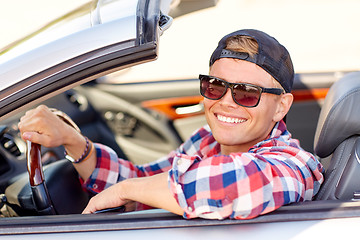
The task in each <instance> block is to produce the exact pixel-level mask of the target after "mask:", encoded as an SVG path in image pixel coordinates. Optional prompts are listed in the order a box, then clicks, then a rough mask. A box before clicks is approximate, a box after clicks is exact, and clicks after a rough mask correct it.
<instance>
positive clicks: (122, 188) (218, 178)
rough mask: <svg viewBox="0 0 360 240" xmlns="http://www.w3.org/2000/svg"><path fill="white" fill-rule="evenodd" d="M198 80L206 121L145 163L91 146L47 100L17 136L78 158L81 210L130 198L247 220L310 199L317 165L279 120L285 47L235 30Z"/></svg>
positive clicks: (286, 99)
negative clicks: (87, 195) (86, 195)
mask: <svg viewBox="0 0 360 240" xmlns="http://www.w3.org/2000/svg"><path fill="white" fill-rule="evenodd" d="M199 78H200V86H201V87H200V91H201V94H202V95H203V96H204V106H205V115H206V120H207V122H208V126H205V127H203V128H201V129H199V130H198V131H197V132H195V133H194V135H192V136H191V137H190V139H189V140H187V141H186V142H184V143H183V144H182V145H181V146H180V147H179V148H178V149H176V150H175V151H173V152H171V153H170V154H169V155H168V156H167V157H164V158H162V159H159V160H158V161H156V162H154V163H150V164H147V165H143V166H134V165H133V164H132V163H131V162H129V161H125V160H123V159H118V157H117V156H116V154H115V152H114V151H112V150H111V149H109V148H108V147H106V146H103V145H100V144H92V143H91V142H90V141H89V140H88V139H87V138H84V137H83V136H82V135H80V134H79V133H78V132H76V131H75V130H74V129H73V128H71V127H69V126H68V125H66V124H64V123H63V122H62V121H60V120H59V119H58V118H57V117H56V116H55V115H53V114H52V113H51V111H50V110H49V109H47V108H46V107H45V106H40V107H38V108H37V109H34V110H31V111H29V112H27V114H26V115H25V116H24V117H23V118H22V119H21V122H20V123H19V128H20V130H21V133H22V137H23V139H24V140H30V141H32V142H36V143H40V144H42V145H44V146H47V147H54V146H59V145H64V146H65V149H66V151H67V154H68V158H69V159H73V158H75V159H77V160H74V161H75V163H74V166H75V168H76V169H77V171H78V172H79V174H80V176H81V177H82V178H83V180H84V181H85V182H84V185H85V186H86V187H87V188H88V189H89V190H90V191H92V192H95V193H99V192H100V193H99V194H97V195H96V196H95V197H93V198H92V199H91V200H90V202H89V204H88V206H87V207H86V208H85V210H84V213H92V212H95V211H97V210H100V209H104V208H112V207H116V206H121V205H125V206H126V209H127V210H129V209H132V208H134V205H135V204H137V207H135V208H137V209H141V208H143V207H144V206H151V207H156V208H163V209H166V210H169V211H171V212H174V213H176V214H179V215H183V216H184V217H185V218H195V217H202V218H213V219H223V218H228V217H229V218H236V219H246V218H253V217H256V216H258V215H261V214H265V213H268V212H270V211H273V210H275V209H277V208H278V207H280V206H282V205H284V204H288V203H291V202H299V201H306V200H311V199H312V197H313V196H314V195H315V194H316V193H317V192H318V190H319V187H320V185H321V183H322V181H323V175H322V172H323V168H322V166H321V164H320V163H319V162H318V161H317V160H316V158H315V157H314V156H313V155H312V154H310V153H308V152H306V151H304V150H303V149H302V148H301V147H300V146H299V142H298V141H297V140H295V139H292V138H291V135H290V133H289V132H288V131H287V129H286V125H285V122H284V120H283V119H284V117H285V116H286V114H287V112H288V111H289V109H290V106H291V104H292V101H293V96H292V94H291V93H290V92H291V88H292V84H293V79H294V70H293V66H292V62H291V59H290V56H289V53H288V51H287V50H286V49H285V48H284V47H283V46H282V45H281V44H279V43H278V42H277V41H276V40H275V39H274V38H272V37H270V36H269V35H267V34H266V33H263V32H261V31H257V30H240V31H236V32H233V33H231V34H229V35H227V36H225V37H224V38H223V39H221V40H220V42H219V45H218V47H217V48H216V49H215V51H214V52H213V54H212V56H211V59H210V73H209V75H200V76H199ZM94 148H95V149H96V151H93V149H94ZM84 149H85V150H84ZM69 156H71V158H70V157H69ZM139 203H140V204H139Z"/></svg>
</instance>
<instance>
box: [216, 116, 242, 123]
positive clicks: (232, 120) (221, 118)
mask: <svg viewBox="0 0 360 240" xmlns="http://www.w3.org/2000/svg"><path fill="white" fill-rule="evenodd" d="M217 119H218V120H219V121H221V122H226V123H242V122H245V121H246V120H245V119H238V118H231V117H225V116H222V115H217Z"/></svg>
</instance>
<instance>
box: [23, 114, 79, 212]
mask: <svg viewBox="0 0 360 240" xmlns="http://www.w3.org/2000/svg"><path fill="white" fill-rule="evenodd" d="M50 110H51V111H52V112H53V113H54V114H55V115H57V116H58V117H59V118H60V119H62V120H63V121H64V122H66V123H67V124H69V125H70V126H72V127H73V128H75V129H76V130H77V131H78V132H80V129H79V127H78V126H77V125H76V124H75V123H74V122H73V121H72V120H71V118H70V117H68V116H67V115H66V114H65V113H63V112H61V111H59V110H57V109H50ZM26 158H27V169H28V173H29V183H30V187H31V192H32V198H33V202H34V204H35V207H36V210H37V213H38V214H40V215H54V214H58V212H57V211H56V209H55V208H54V204H53V202H52V200H51V197H50V194H49V191H48V189H47V186H46V183H45V177H44V171H43V166H42V162H41V146H40V145H39V144H37V143H32V142H30V141H27V152H26ZM66 164H67V165H69V163H67V162H66V161H65V162H64V164H63V165H66ZM57 165H59V164H57ZM70 165H71V164H70ZM58 169H63V167H62V166H61V167H58ZM59 171H60V170H59ZM60 177H63V176H60Z"/></svg>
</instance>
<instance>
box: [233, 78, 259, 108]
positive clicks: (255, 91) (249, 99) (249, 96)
mask: <svg viewBox="0 0 360 240" xmlns="http://www.w3.org/2000/svg"><path fill="white" fill-rule="evenodd" d="M234 98H235V100H236V102H237V103H238V104H240V105H242V106H245V107H253V106H256V105H257V103H258V101H259V98H260V89H259V88H257V87H253V86H249V85H245V84H239V85H235V86H234Z"/></svg>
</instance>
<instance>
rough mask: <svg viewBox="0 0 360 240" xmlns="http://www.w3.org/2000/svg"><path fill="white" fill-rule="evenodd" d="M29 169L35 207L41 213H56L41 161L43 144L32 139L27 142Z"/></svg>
mask: <svg viewBox="0 0 360 240" xmlns="http://www.w3.org/2000/svg"><path fill="white" fill-rule="evenodd" d="M26 147H27V152H26V158H27V169H28V173H29V182H30V186H31V192H32V196H33V200H34V204H35V207H36V209H37V211H38V213H39V214H40V215H55V214H56V212H55V209H54V206H53V204H52V201H51V199H50V195H49V191H48V189H47V187H46V184H45V177H44V172H43V168H42V163H41V146H40V145H39V144H37V143H32V142H30V141H27V142H26Z"/></svg>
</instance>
